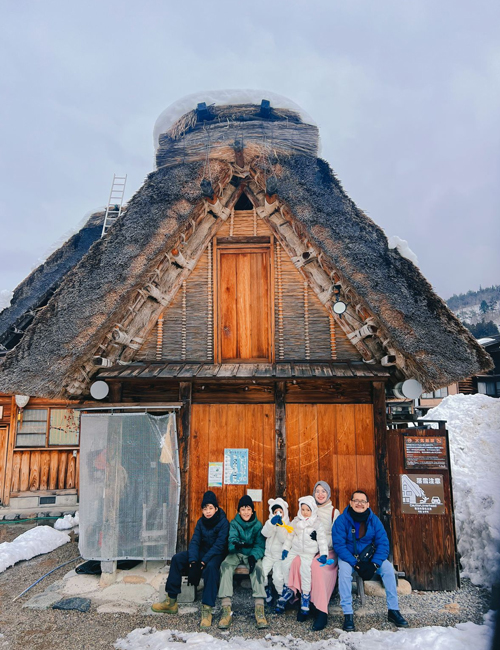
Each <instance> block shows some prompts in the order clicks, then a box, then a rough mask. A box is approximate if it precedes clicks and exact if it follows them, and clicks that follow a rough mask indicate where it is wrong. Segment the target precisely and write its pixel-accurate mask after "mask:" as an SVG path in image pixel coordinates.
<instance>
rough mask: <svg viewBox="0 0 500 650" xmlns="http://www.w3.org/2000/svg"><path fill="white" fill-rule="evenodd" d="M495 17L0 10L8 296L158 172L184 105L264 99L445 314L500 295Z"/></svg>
mask: <svg viewBox="0 0 500 650" xmlns="http://www.w3.org/2000/svg"><path fill="white" fill-rule="evenodd" d="M499 25H500V3H499V2H498V0H475V1H474V2H471V1H470V0H422V1H419V0H415V1H411V0H405V1H404V0H394V1H390V0H376V1H374V0H286V1H285V0H265V1H262V0H252V1H251V2H247V3H242V2H237V0H213V1H212V2H209V1H207V0H202V1H201V0H186V1H185V2H180V1H179V0H172V1H170V0H162V1H161V0H141V1H140V2H136V1H135V0H116V1H115V0H85V2H75V1H73V2H71V1H68V0H64V1H63V0H0V190H1V191H0V226H1V230H0V232H1V237H0V290H6V289H13V288H14V287H15V286H16V285H17V284H18V283H19V282H20V281H21V280H22V279H23V278H24V277H25V276H26V275H27V274H28V273H29V272H30V270H31V269H32V268H33V267H34V266H36V265H37V264H38V260H40V259H43V257H44V255H45V253H46V252H47V250H48V249H50V247H51V245H52V244H53V243H54V242H55V241H56V240H57V239H58V238H60V237H61V235H63V234H64V233H65V232H67V231H68V230H69V229H71V228H72V227H74V226H75V225H76V224H78V222H79V221H80V220H81V219H82V217H83V215H84V214H85V213H86V212H88V211H89V210H92V209H94V208H97V207H99V206H102V205H103V204H105V203H106V201H107V198H108V194H109V189H110V185H111V181H112V178H113V174H114V173H116V174H125V173H126V174H128V184H127V192H126V198H129V197H130V196H131V195H132V194H133V193H134V192H135V191H136V190H137V189H139V187H140V186H141V184H142V183H143V181H144V178H145V176H146V175H147V174H148V173H149V172H150V171H152V170H153V168H154V163H153V153H154V152H153V140H152V133H153V126H154V123H155V121H156V118H157V117H158V115H159V114H160V113H161V112H162V111H163V110H164V109H165V108H166V107H167V106H168V105H169V104H171V103H172V102H174V101H176V100H178V99H179V98H181V97H182V96H183V95H186V94H189V93H193V92H197V91H200V90H211V89H224V88H264V89H268V90H271V91H275V92H277V93H281V94H283V95H286V96H287V97H289V98H291V99H292V100H294V101H295V102H297V103H298V104H299V105H301V106H302V107H303V108H304V110H306V111H307V112H308V113H309V114H310V115H311V116H312V117H313V118H314V119H315V120H316V123H317V124H318V126H319V128H320V134H321V139H322V145H323V152H322V155H323V157H324V158H326V160H328V161H329V163H330V164H331V166H332V167H333V169H334V170H335V172H336V173H337V175H338V177H339V178H340V180H341V181H342V183H343V185H344V188H345V189H346V191H347V192H348V194H349V195H350V196H351V198H352V199H353V200H354V201H355V202H356V203H357V205H358V206H359V207H361V208H362V209H363V210H365V211H366V212H367V213H368V215H369V216H370V217H371V218H372V219H373V220H374V221H375V222H376V223H377V224H379V225H380V226H381V227H382V228H383V229H384V231H385V233H386V234H387V236H391V235H398V236H399V237H401V238H403V239H406V240H408V242H409V245H410V247H411V248H412V249H413V251H414V252H415V253H416V254H417V256H418V259H419V265H420V268H421V269H422V271H423V273H424V275H425V276H426V277H427V278H428V279H429V281H430V282H431V284H432V285H433V286H434V287H435V289H436V291H437V292H438V293H439V294H440V295H441V296H442V297H443V298H448V297H450V296H451V295H452V294H453V293H461V292H466V291H468V290H469V289H474V290H475V289H478V288H479V285H482V286H483V287H485V286H489V285H492V284H500V253H499V251H500V234H499V233H500V227H499V223H500V219H499V206H500V182H499V180H500V174H499V172H500V155H499V154H500V142H499V141H500V37H499Z"/></svg>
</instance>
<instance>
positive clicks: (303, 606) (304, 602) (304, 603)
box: [300, 594, 311, 614]
mask: <svg viewBox="0 0 500 650" xmlns="http://www.w3.org/2000/svg"><path fill="white" fill-rule="evenodd" d="M310 602H311V594H302V596H301V598H300V611H301V612H302V613H303V614H309V603H310Z"/></svg>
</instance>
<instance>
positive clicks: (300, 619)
mask: <svg viewBox="0 0 500 650" xmlns="http://www.w3.org/2000/svg"><path fill="white" fill-rule="evenodd" d="M308 616H309V613H307V614H304V612H303V611H302V610H301V609H299V611H298V612H297V623H303V622H304V621H307V617H308Z"/></svg>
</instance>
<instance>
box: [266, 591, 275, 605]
mask: <svg viewBox="0 0 500 650" xmlns="http://www.w3.org/2000/svg"><path fill="white" fill-rule="evenodd" d="M272 602H273V592H272V590H271V587H266V603H267V604H268V605H270V604H271V603H272Z"/></svg>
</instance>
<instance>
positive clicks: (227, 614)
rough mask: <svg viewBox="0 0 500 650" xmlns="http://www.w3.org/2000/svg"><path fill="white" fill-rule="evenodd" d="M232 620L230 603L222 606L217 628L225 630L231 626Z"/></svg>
mask: <svg viewBox="0 0 500 650" xmlns="http://www.w3.org/2000/svg"><path fill="white" fill-rule="evenodd" d="M232 622H233V612H232V611H231V605H226V606H224V607H223V608H222V616H221V617H220V621H219V625H218V628H219V630H227V629H228V628H230V627H231V623H232Z"/></svg>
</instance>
